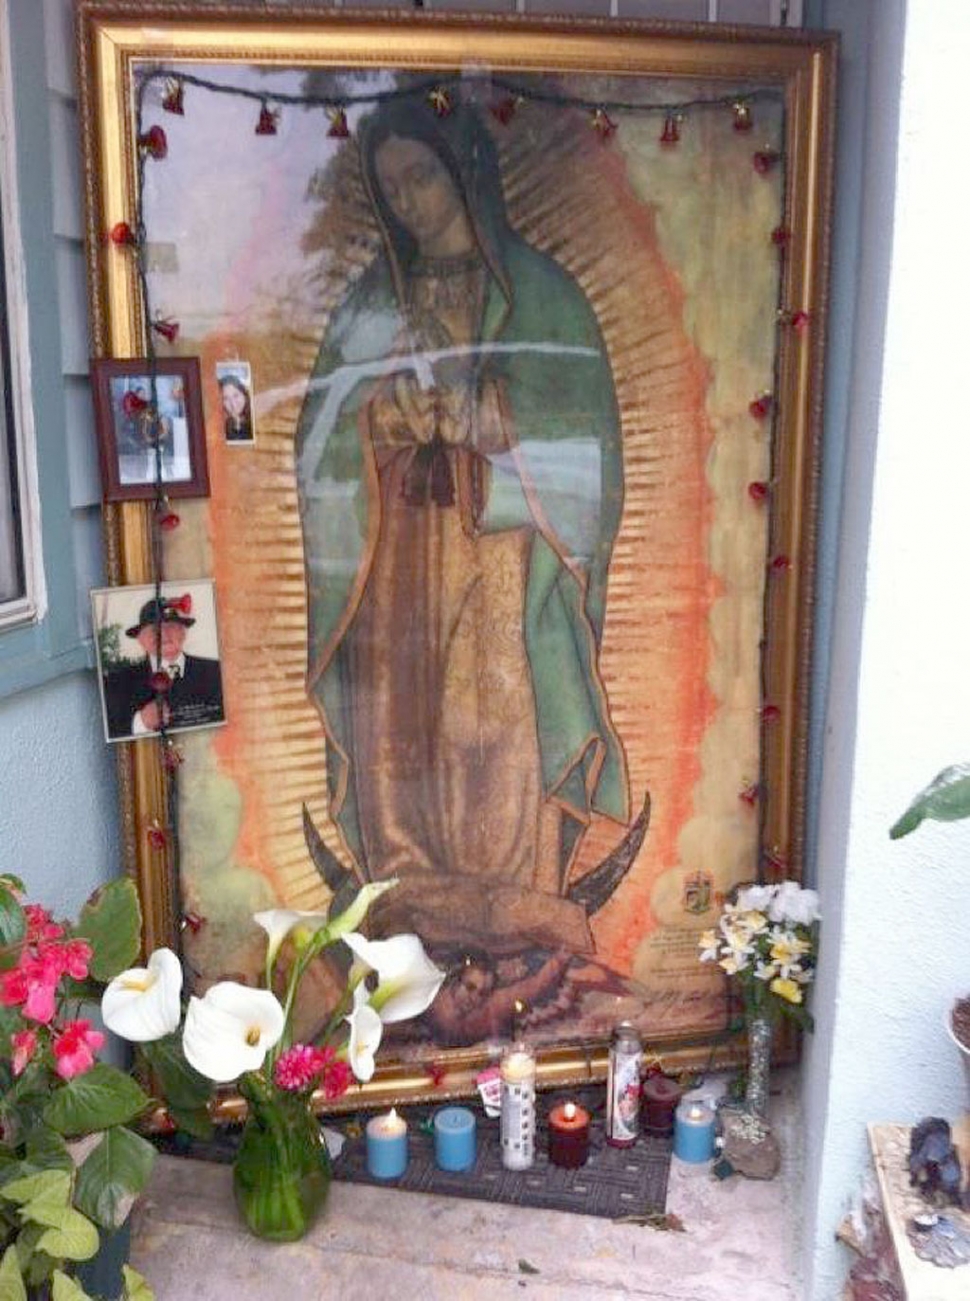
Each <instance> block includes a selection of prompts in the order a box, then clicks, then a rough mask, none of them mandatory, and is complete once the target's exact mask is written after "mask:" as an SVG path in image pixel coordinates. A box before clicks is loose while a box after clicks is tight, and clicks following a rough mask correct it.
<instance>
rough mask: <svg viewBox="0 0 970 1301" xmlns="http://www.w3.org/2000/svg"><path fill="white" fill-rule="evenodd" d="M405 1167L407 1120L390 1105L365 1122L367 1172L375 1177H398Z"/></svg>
mask: <svg viewBox="0 0 970 1301" xmlns="http://www.w3.org/2000/svg"><path fill="white" fill-rule="evenodd" d="M407 1168H408V1127H407V1122H406V1121H405V1120H404V1119H403V1117H401V1116H399V1115H398V1114H397V1112H396V1111H395V1110H394V1108H393V1107H392V1108H391V1110H390V1111H389V1112H388V1113H387V1114H386V1115H385V1116H375V1117H374V1118H373V1120H369V1121H368V1122H367V1173H368V1174H370V1175H373V1176H374V1178H375V1179H399V1178H400V1176H401V1175H403V1174H404V1171H405V1170H406V1169H407Z"/></svg>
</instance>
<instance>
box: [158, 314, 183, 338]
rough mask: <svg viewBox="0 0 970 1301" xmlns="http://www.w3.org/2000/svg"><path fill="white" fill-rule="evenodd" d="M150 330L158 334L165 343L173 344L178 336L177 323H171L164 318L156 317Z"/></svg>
mask: <svg viewBox="0 0 970 1301" xmlns="http://www.w3.org/2000/svg"><path fill="white" fill-rule="evenodd" d="M152 329H153V330H154V331H155V333H156V334H160V335H161V336H162V338H163V339H164V340H165V341H166V342H167V343H174V342H175V340H176V339H177V338H178V334H179V323H178V321H171V320H168V319H167V318H165V317H158V318H157V319H156V320H154V321H152Z"/></svg>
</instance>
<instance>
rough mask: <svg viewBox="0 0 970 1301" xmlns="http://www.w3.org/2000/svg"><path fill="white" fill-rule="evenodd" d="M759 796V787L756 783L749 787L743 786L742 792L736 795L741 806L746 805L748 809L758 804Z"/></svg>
mask: <svg viewBox="0 0 970 1301" xmlns="http://www.w3.org/2000/svg"><path fill="white" fill-rule="evenodd" d="M760 794H761V787H760V786H759V785H758V783H757V782H752V783H751V785H750V786H745V788H744V790H743V791H741V792H740V793H739V795H738V799H739V800H740V801H741V803H742V804H746V805H747V806H748V808H749V809H753V808H754V806H755V805H756V804H757V803H758V796H759V795H760Z"/></svg>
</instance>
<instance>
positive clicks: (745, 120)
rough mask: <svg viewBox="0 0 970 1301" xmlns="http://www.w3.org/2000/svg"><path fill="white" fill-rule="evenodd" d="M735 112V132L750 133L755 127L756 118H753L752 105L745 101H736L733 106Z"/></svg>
mask: <svg viewBox="0 0 970 1301" xmlns="http://www.w3.org/2000/svg"><path fill="white" fill-rule="evenodd" d="M731 107H732V110H733V112H734V129H735V131H750V130H751V128H752V127H753V126H754V118H753V117H752V116H751V105H750V104H748V103H746V102H745V101H744V100H743V99H739V100H735V102H734V104H733V105H732V106H731Z"/></svg>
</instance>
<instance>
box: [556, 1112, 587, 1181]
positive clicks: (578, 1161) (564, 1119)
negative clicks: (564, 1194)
mask: <svg viewBox="0 0 970 1301" xmlns="http://www.w3.org/2000/svg"><path fill="white" fill-rule="evenodd" d="M588 1157H589V1112H588V1111H587V1110H586V1108H585V1107H581V1106H580V1105H579V1103H578V1102H560V1103H559V1104H558V1105H557V1106H555V1107H553V1109H552V1111H550V1112H549V1160H550V1161H551V1162H552V1164H553V1165H558V1166H564V1167H565V1168H566V1169H576V1167H577V1166H581V1165H585V1164H586V1161H587V1159H588Z"/></svg>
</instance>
